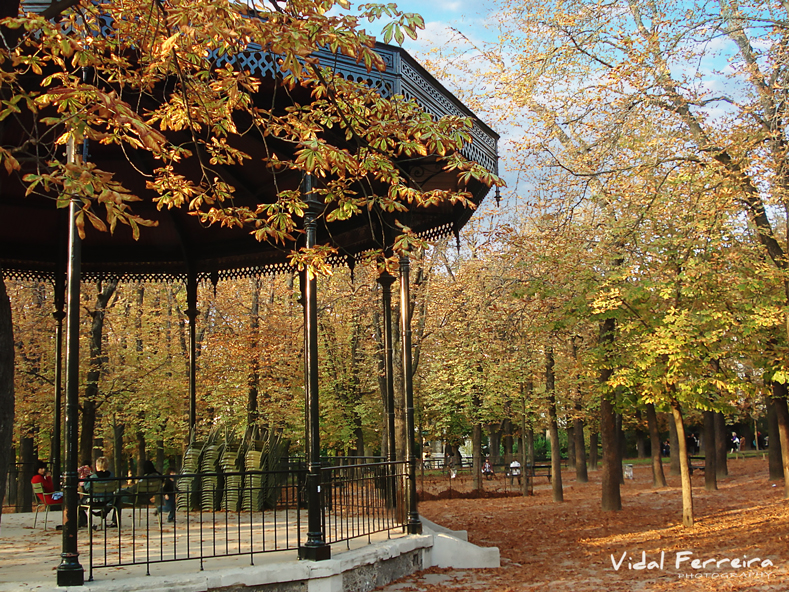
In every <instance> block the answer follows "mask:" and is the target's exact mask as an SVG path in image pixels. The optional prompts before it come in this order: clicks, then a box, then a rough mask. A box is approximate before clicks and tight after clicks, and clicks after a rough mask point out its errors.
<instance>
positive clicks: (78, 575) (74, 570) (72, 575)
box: [57, 563, 85, 586]
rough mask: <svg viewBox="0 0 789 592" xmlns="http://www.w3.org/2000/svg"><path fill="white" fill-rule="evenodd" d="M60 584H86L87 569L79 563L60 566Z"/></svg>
mask: <svg viewBox="0 0 789 592" xmlns="http://www.w3.org/2000/svg"><path fill="white" fill-rule="evenodd" d="M57 573H58V586H84V585H85V569H84V568H83V567H82V566H81V565H80V564H79V563H76V564H75V565H63V564H60V565H59V566H58V572H57Z"/></svg>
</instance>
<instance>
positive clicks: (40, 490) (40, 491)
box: [32, 483, 63, 530]
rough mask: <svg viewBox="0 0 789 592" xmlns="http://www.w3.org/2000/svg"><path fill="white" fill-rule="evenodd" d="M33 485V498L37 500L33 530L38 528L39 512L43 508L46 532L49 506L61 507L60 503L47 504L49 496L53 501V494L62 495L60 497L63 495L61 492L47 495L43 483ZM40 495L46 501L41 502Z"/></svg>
mask: <svg viewBox="0 0 789 592" xmlns="http://www.w3.org/2000/svg"><path fill="white" fill-rule="evenodd" d="M32 485H33V497H34V498H35V500H36V515H35V517H34V518H33V528H35V527H36V522H37V521H38V512H39V511H40V510H41V508H42V507H43V508H44V530H46V529H47V519H48V518H49V506H60V502H59V501H58V502H57V503H54V504H48V503H47V502H46V499H47V496H50V499H51V498H52V495H53V494H55V493H60V495H63V493H62V492H60V491H53V492H52V493H45V492H44V486H43V485H42V484H41V483H32ZM39 495H40V496H42V497H43V498H44V501H41V498H40V497H38V496H39Z"/></svg>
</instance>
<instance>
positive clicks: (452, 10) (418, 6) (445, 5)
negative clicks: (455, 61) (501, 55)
mask: <svg viewBox="0 0 789 592" xmlns="http://www.w3.org/2000/svg"><path fill="white" fill-rule="evenodd" d="M395 4H397V7H398V8H399V9H400V10H402V11H403V12H416V13H418V14H421V15H422V17H423V18H424V19H425V30H424V31H420V33H419V39H417V40H416V41H412V40H411V39H410V38H408V37H406V39H405V41H404V42H403V48H405V49H406V50H407V51H409V52H415V53H418V52H420V51H425V50H427V49H429V47H430V46H431V45H434V44H436V43H441V42H442V41H444V42H445V41H446V39H447V29H448V28H449V27H453V28H455V29H458V30H459V31H461V32H462V33H464V34H466V35H469V36H474V37H479V36H485V35H491V32H490V31H488V30H486V29H485V27H484V23H485V20H486V19H487V17H488V15H489V14H490V13H491V11H492V10H493V9H494V3H493V1H492V0H476V1H473V2H472V1H471V0H428V1H425V0H421V1H420V0H400V1H395ZM385 23H386V21H385V20H381V21H379V22H378V23H372V24H370V25H369V26H366V28H367V29H368V31H370V32H371V33H373V34H375V35H376V36H378V33H379V31H380V27H381V26H382V25H383V24H385ZM379 41H383V38H380V37H379Z"/></svg>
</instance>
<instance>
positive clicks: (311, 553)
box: [299, 544, 331, 561]
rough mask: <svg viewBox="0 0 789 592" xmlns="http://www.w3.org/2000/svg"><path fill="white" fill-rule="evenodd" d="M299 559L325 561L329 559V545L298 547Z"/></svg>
mask: <svg viewBox="0 0 789 592" xmlns="http://www.w3.org/2000/svg"><path fill="white" fill-rule="evenodd" d="M299 559H303V560H305V561H326V560H327V559H331V545H326V544H323V545H319V546H314V547H299Z"/></svg>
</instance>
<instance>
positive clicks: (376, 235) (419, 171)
mask: <svg viewBox="0 0 789 592" xmlns="http://www.w3.org/2000/svg"><path fill="white" fill-rule="evenodd" d="M376 50H377V52H378V53H379V54H380V55H381V56H382V57H383V59H384V61H385V63H386V71H385V72H376V71H374V72H368V71H367V70H366V69H365V67H364V65H360V64H357V63H356V62H355V61H354V60H352V59H350V58H347V57H344V56H338V55H334V54H331V53H329V52H328V51H320V52H318V56H319V58H320V59H321V62H322V63H327V62H330V63H331V67H332V68H333V69H334V71H335V72H337V73H339V74H341V75H342V76H343V77H345V78H351V79H354V80H357V81H367V82H368V84H370V85H372V86H373V87H375V88H376V89H377V90H378V91H379V92H380V93H381V94H382V95H383V96H393V95H403V96H405V97H406V98H409V99H414V100H415V101H416V102H417V103H418V104H419V105H420V106H421V107H422V108H423V109H424V110H425V111H427V112H428V113H430V114H432V115H434V116H437V117H440V116H443V115H462V116H468V117H472V118H474V127H473V129H472V136H473V142H472V143H471V144H467V145H466V146H465V147H464V149H463V150H462V153H463V155H464V156H466V157H467V158H469V159H470V160H475V161H477V162H478V163H480V164H481V165H483V166H484V167H485V168H486V169H487V170H488V171H490V172H494V173H495V172H497V168H498V156H497V141H498V137H499V136H498V134H496V133H495V132H494V131H493V130H491V129H490V128H489V127H488V126H487V125H485V124H484V123H483V122H481V121H479V120H478V119H476V118H475V117H474V114H473V113H472V112H471V111H470V110H469V109H468V108H466V107H465V106H464V105H463V104H462V103H461V102H460V101H459V100H458V99H457V98H455V97H454V96H453V95H452V94H451V93H450V92H448V91H447V90H446V89H445V88H444V87H443V86H442V85H441V84H440V83H439V82H438V81H437V80H435V79H434V78H433V77H432V76H431V75H430V74H429V73H427V72H426V71H425V70H424V69H423V68H422V67H421V66H420V65H419V64H418V63H417V62H416V61H415V60H414V59H413V58H412V57H411V56H410V55H409V54H408V53H407V52H406V51H404V50H403V49H401V48H398V47H394V46H390V45H384V44H378V45H377V47H376ZM237 59H238V60H239V61H240V62H241V64H240V65H241V66H242V67H245V68H247V69H249V70H250V71H251V73H253V74H256V75H258V76H259V77H260V78H262V79H264V80H269V81H270V83H271V84H270V86H271V85H273V80H274V79H275V71H274V70H275V65H274V64H273V60H272V59H271V57H270V54H267V53H265V52H259V53H255V52H250V53H248V54H247V55H244V56H240V57H239V58H237ZM220 65H221V64H220ZM266 92H267V90H266V86H265V84H264V85H263V86H262V87H261V93H266ZM304 98H305V100H306V99H307V97H306V96H305V97H304ZM0 133H5V134H6V137H5V138H2V142H3V143H8V142H9V137H8V133H11V132H8V130H5V132H3V131H0ZM244 149H245V150H247V151H249V153H252V154H254V152H255V149H256V147H255V146H254V145H250V146H245V147H244ZM257 149H258V150H260V149H261V148H260V147H258V148H257ZM145 158H146V157H145V155H141V156H140V159H139V160H138V161H136V162H135V160H134V157H132V158H131V159H129V158H127V157H126V155H124V154H123V153H121V151H120V149H119V148H118V147H116V146H104V145H101V146H99V145H97V146H95V147H93V146H92V147H91V148H90V154H89V159H90V160H91V161H93V162H95V163H96V164H97V165H98V166H99V167H100V168H102V169H103V170H109V171H113V172H114V173H115V175H116V177H117V178H120V179H123V180H124V183H125V184H126V185H127V186H128V187H129V188H130V189H132V190H133V191H135V193H136V194H137V195H139V196H140V197H142V198H143V201H141V202H137V203H135V204H133V209H134V211H135V213H137V214H139V215H140V216H141V217H143V218H147V219H149V220H155V221H156V222H157V223H158V225H157V226H155V227H151V228H143V229H141V233H140V238H139V240H136V241H135V240H134V239H133V237H132V233H131V230H130V229H129V228H128V227H126V226H122V225H119V226H118V228H117V229H116V230H115V233H114V234H112V235H111V234H109V233H106V232H99V231H97V230H95V229H94V228H92V227H90V226H89V225H86V228H85V230H86V238H85V240H84V241H83V245H82V273H83V277H91V276H99V275H103V274H108V273H114V274H120V275H122V276H125V277H128V278H130V279H131V278H137V279H173V278H180V277H185V276H186V275H187V273H190V272H191V273H194V274H196V275H197V277H198V278H207V277H212V278H214V279H222V278H229V277H239V276H244V275H257V274H270V273H277V272H283V271H288V270H290V269H291V268H290V266H289V265H288V262H287V255H288V253H289V252H290V250H291V249H292V248H294V247H295V246H296V245H294V244H290V245H282V244H280V245H274V244H270V243H266V242H262V243H261V242H259V241H257V240H256V239H255V238H254V237H253V236H252V235H251V234H250V229H241V228H220V227H218V226H210V227H205V226H203V225H202V224H201V222H200V221H199V219H198V218H197V217H195V216H192V215H189V213H188V212H187V211H185V210H179V209H171V210H166V209H165V210H162V211H159V210H158V209H157V208H156V205H155V204H154V203H153V201H152V199H150V197H153V195H152V194H151V193H150V192H148V191H147V190H146V189H145V186H144V178H143V177H142V175H140V172H139V171H140V170H142V171H144V170H145V169H146V168H148V169H150V168H152V167H153V164H152V163H151V162H147V161H146V160H145ZM130 160H131V162H130ZM404 166H406V167H408V169H409V172H410V175H411V176H412V177H413V178H415V179H416V180H418V181H419V182H420V184H421V185H422V187H423V188H424V189H428V190H429V189H438V188H440V189H451V188H455V187H456V184H457V176H456V174H455V173H447V172H444V171H442V170H441V167H440V166H439V165H437V164H436V163H435V162H434V161H432V160H430V159H424V160H421V161H412V162H409V163H407V164H405V165H404ZM225 175H226V180H227V181H228V182H229V183H231V184H232V185H233V186H234V187H236V190H237V193H236V204H235V205H249V206H253V207H254V206H255V205H256V204H259V203H264V202H274V201H275V200H276V195H277V192H276V191H275V190H274V179H273V177H272V175H271V173H270V172H269V171H267V170H265V169H264V168H263V167H260V166H256V165H255V164H245V165H243V166H242V165H236V166H233V167H226V168H225ZM135 177H136V178H138V180H137V181H135ZM299 182H300V177H299V176H298V175H297V174H296V173H292V174H290V176H288V174H287V173H286V174H284V175H283V173H277V179H276V183H277V188H278V189H279V190H281V189H283V188H295V187H297V186H298V184H299ZM467 189H468V190H469V191H470V192H471V193H472V195H473V199H472V200H473V201H474V203H476V204H479V203H480V202H481V201H482V200H483V199H484V197H485V195H486V194H487V192H488V188H487V187H486V186H484V185H482V184H481V183H476V182H475V183H474V184H471V185H469V187H468V188H467ZM24 192H25V188H24V186H23V185H22V184H21V183H19V182H18V181H16V180H15V178H13V177H9V176H6V175H5V173H4V172H3V173H2V174H0V268H2V270H3V273H4V274H5V275H7V276H11V277H37V278H45V277H52V276H53V275H54V274H55V273H56V269H58V262H59V261H63V260H64V258H65V254H64V253H65V242H66V237H65V229H66V227H67V224H66V218H65V216H66V210H65V209H57V208H56V207H55V203H54V200H52V199H47V198H45V197H41V196H34V195H31V196H28V197H25V196H24ZM146 195H148V196H149V199H146ZM472 214H473V210H471V209H470V208H466V207H464V206H462V205H460V204H455V205H453V204H450V203H442V204H440V205H436V206H431V207H425V208H415V207H412V208H411V210H410V212H409V213H408V214H407V216H406V220H407V221H408V225H409V227H410V228H412V229H413V230H414V232H416V233H418V234H420V235H421V236H423V237H425V238H429V239H436V238H439V237H441V236H445V235H448V234H450V233H453V232H457V231H458V230H459V229H460V228H461V227H462V226H463V225H464V224H465V223H466V222H467V221H468V220H469V218H470V217H471V215H472ZM387 226H388V221H387V220H386V219H385V217H384V215H382V214H379V213H376V212H366V213H365V214H361V215H357V216H354V217H352V218H351V219H349V220H345V221H337V222H331V223H327V222H326V221H325V219H324V218H321V220H320V225H319V229H318V242H319V243H321V244H331V245H333V246H335V247H336V248H337V249H338V251H339V255H338V256H337V257H335V260H334V261H333V263H335V264H343V263H345V262H346V261H348V260H349V258H352V257H354V256H356V255H358V254H360V253H363V252H365V251H367V250H370V249H374V248H382V247H385V246H387V244H390V243H391V238H392V232H390V231H388V230H386V229H387Z"/></svg>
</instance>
